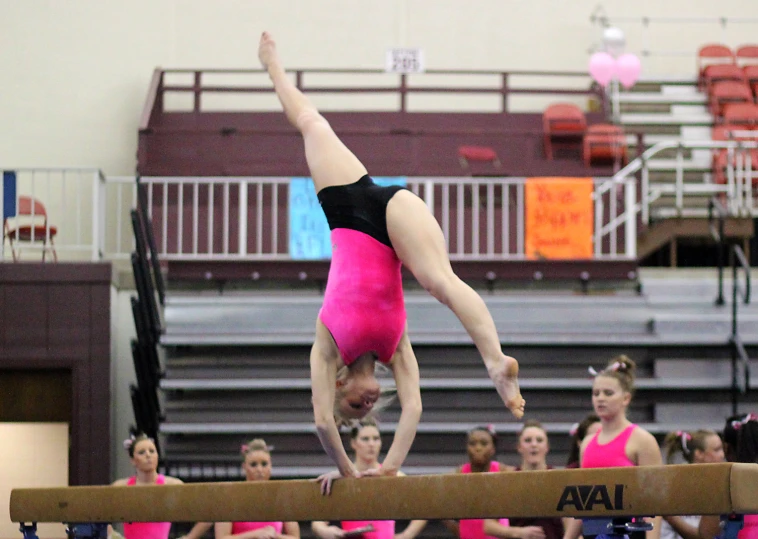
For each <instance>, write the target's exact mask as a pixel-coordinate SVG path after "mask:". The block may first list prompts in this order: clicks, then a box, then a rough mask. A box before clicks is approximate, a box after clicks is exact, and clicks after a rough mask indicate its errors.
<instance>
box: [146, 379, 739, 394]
mask: <svg viewBox="0 0 758 539" xmlns="http://www.w3.org/2000/svg"><path fill="white" fill-rule="evenodd" d="M381 382H383V383H384V385H391V382H389V381H385V380H381ZM729 383H730V379H729V378H728V377H727V376H721V377H713V376H708V377H701V378H678V377H677V378H668V379H666V378H640V379H638V380H637V381H636V382H635V385H636V387H637V388H639V389H670V390H699V389H724V388H727V387H729ZM310 384H311V382H310V379H307V378H301V379H288V380H282V379H277V378H273V379H268V380H266V379H250V380H244V379H243V380H240V379H234V380H226V379H205V380H199V379H164V380H161V389H163V390H164V391H277V390H287V391H292V390H307V391H310V388H311V385H310ZM420 385H421V390H422V391H423V390H432V389H435V390H444V389H450V390H456V391H457V390H487V391H489V390H491V389H492V387H493V386H492V381H491V380H490V379H489V378H486V377H483V378H475V379H448V378H441V379H424V378H422V379H421V381H420ZM519 385H520V387H521V389H525V390H531V389H550V390H554V391H572V390H589V389H590V388H591V387H592V380H591V379H590V378H586V379H585V378H578V379H570V378H554V379H538V378H522V379H520V380H519Z"/></svg>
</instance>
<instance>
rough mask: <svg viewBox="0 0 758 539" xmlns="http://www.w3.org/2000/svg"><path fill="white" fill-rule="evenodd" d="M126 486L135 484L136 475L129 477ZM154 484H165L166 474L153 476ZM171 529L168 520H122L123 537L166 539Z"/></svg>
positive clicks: (128, 538)
mask: <svg viewBox="0 0 758 539" xmlns="http://www.w3.org/2000/svg"><path fill="white" fill-rule="evenodd" d="M126 484H127V486H134V485H136V484H137V477H136V476H132V477H130V478H129V479H128V480H127V482H126ZM155 484H156V485H165V484H166V476H165V475H161V474H158V477H156V478H155ZM169 531H171V523H170V522H124V537H126V539H168V532H169Z"/></svg>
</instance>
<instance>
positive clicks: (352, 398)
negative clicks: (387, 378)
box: [334, 361, 395, 426]
mask: <svg viewBox="0 0 758 539" xmlns="http://www.w3.org/2000/svg"><path fill="white" fill-rule="evenodd" d="M386 370H387V368H386V367H384V366H383V365H381V364H379V363H375V362H374V361H371V362H370V363H368V362H366V363H364V362H360V363H359V361H356V362H355V363H353V364H352V365H351V366H350V367H342V368H341V369H339V371H337V381H336V386H337V387H336V391H335V394H334V417H335V420H336V421H337V425H338V426H339V425H352V422H353V421H355V420H358V419H363V418H364V417H367V416H369V415H373V414H376V413H378V412H380V411H381V410H383V409H384V408H386V407H387V406H388V405H389V404H390V402H392V399H393V395H394V393H395V389H394V388H384V389H383V388H382V386H381V385H380V384H379V380H377V373H379V374H381V373H383V372H384V371H386Z"/></svg>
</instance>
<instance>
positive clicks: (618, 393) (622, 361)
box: [592, 355, 637, 421]
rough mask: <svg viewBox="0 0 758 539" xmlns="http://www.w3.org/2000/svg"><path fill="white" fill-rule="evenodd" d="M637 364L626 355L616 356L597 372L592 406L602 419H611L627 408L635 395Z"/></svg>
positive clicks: (623, 413)
mask: <svg viewBox="0 0 758 539" xmlns="http://www.w3.org/2000/svg"><path fill="white" fill-rule="evenodd" d="M636 369H637V365H636V364H635V363H634V361H632V360H631V359H629V358H628V357H627V356H625V355H620V356H616V357H614V358H613V359H611V360H610V361H609V362H608V365H607V366H606V367H605V368H604V369H603V370H602V371H600V372H596V371H593V372H595V380H594V382H593V383H592V406H593V408H594V409H595V413H596V414H597V415H598V417H599V418H600V419H601V420H605V421H607V420H610V419H613V418H615V417H618V416H619V415H620V414H622V415H624V416H626V409H627V408H628V407H629V404H630V403H631V402H632V397H633V396H634V377H635V370H636Z"/></svg>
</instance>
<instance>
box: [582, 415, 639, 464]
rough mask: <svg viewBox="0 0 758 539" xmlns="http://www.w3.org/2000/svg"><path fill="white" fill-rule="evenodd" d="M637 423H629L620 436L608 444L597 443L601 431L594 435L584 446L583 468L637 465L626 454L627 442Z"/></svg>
mask: <svg viewBox="0 0 758 539" xmlns="http://www.w3.org/2000/svg"><path fill="white" fill-rule="evenodd" d="M636 428H637V425H629V426H628V427H627V428H625V429H624V430H622V431H621V432H620V433H619V435H618V436H616V437H615V438H614V439H613V440H611V441H610V442H608V443H607V444H603V445H600V444H599V443H597V437H598V436H600V432H601V431H597V433H596V434H595V435H594V436H593V437H592V439H591V440H590V443H588V444H587V447H585V448H584V454H583V455H582V468H622V467H624V466H636V464H635V463H634V462H632V461H631V460H629V458H628V457H627V456H626V443H627V442H628V441H629V438H630V437H631V435H632V432H634V429H636Z"/></svg>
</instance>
